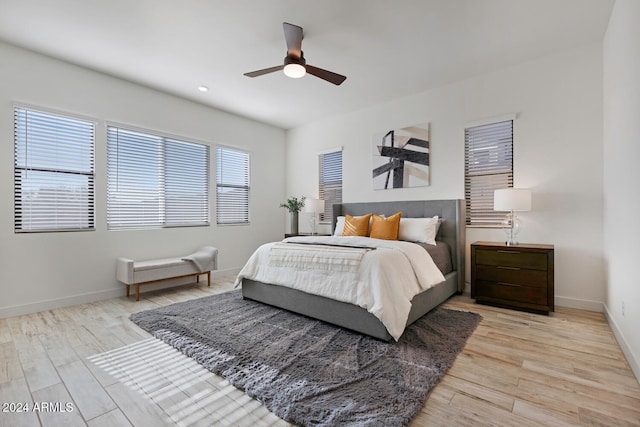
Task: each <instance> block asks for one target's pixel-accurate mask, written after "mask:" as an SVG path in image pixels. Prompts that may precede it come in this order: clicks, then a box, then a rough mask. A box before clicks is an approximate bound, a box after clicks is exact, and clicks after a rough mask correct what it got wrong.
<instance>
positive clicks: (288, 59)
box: [284, 51, 307, 67]
mask: <svg viewBox="0 0 640 427" xmlns="http://www.w3.org/2000/svg"><path fill="white" fill-rule="evenodd" d="M289 64H298V65H302V66H303V67H304V66H305V65H306V64H307V61H305V59H304V54H303V53H302V51H300V58H294V57H292V56H290V55H289V54H288V53H287V56H285V58H284V65H289Z"/></svg>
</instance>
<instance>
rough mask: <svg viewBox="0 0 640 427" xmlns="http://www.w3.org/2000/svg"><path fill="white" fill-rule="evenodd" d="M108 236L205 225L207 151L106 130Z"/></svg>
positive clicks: (126, 131) (154, 137)
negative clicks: (127, 230) (128, 230)
mask: <svg viewBox="0 0 640 427" xmlns="http://www.w3.org/2000/svg"><path fill="white" fill-rule="evenodd" d="M107 161H108V165H107V166H108V186H107V224H108V228H109V229H110V230H125V229H145V228H161V227H181V226H202V225H209V146H208V145H206V144H197V143H193V142H187V141H181V140H178V139H173V138H169V137H165V136H162V135H155V134H151V133H147V132H139V131H134V130H130V129H123V128H119V127H115V126H108V127H107Z"/></svg>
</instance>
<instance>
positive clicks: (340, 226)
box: [333, 216, 345, 236]
mask: <svg viewBox="0 0 640 427" xmlns="http://www.w3.org/2000/svg"><path fill="white" fill-rule="evenodd" d="M344 218H345V217H343V216H339V217H338V219H337V220H336V229H335V230H334V231H333V235H334V236H342V231H343V230H344Z"/></svg>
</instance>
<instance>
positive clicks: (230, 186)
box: [216, 147, 249, 224]
mask: <svg viewBox="0 0 640 427" xmlns="http://www.w3.org/2000/svg"><path fill="white" fill-rule="evenodd" d="M216 223H217V224H248V223H249V153H246V152H244V151H239V150H234V149H231V148H226V147H216Z"/></svg>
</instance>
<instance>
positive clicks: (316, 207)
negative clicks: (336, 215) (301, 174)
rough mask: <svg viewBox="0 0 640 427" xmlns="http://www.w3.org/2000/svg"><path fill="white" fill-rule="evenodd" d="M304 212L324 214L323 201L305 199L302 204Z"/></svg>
mask: <svg viewBox="0 0 640 427" xmlns="http://www.w3.org/2000/svg"><path fill="white" fill-rule="evenodd" d="M304 210H305V212H312V213H320V212H324V200H321V199H306V200H305V202H304Z"/></svg>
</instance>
